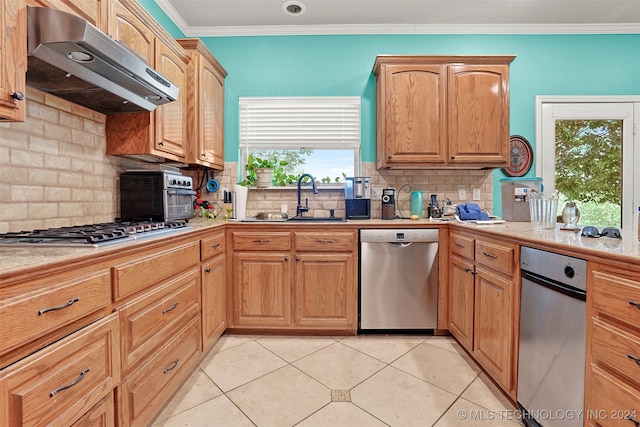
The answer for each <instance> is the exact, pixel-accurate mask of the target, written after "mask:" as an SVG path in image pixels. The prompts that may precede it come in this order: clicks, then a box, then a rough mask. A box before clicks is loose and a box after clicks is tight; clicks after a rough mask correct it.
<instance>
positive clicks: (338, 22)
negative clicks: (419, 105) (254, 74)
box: [155, 0, 640, 37]
mask: <svg viewBox="0 0 640 427" xmlns="http://www.w3.org/2000/svg"><path fill="white" fill-rule="evenodd" d="M155 2H156V3H157V4H158V6H160V8H161V9H162V10H164V12H165V13H166V14H167V15H168V16H169V17H170V18H171V19H172V20H173V22H174V23H175V24H176V25H177V26H178V27H179V28H180V30H181V31H182V32H183V33H184V34H185V36H187V37H205V36H242V35H278V34H454V33H455V34H465V33H466V34H487V33H492V34H548V33H553V34H565V33H593V34H611V33H617V34H640V0H155ZM287 6H288V7H289V8H290V9H300V10H301V13H298V14H297V15H293V14H291V13H288V12H287V11H286V9H287Z"/></svg>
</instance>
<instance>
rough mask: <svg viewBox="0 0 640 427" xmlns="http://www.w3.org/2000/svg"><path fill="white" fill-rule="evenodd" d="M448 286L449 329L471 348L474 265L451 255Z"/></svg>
mask: <svg viewBox="0 0 640 427" xmlns="http://www.w3.org/2000/svg"><path fill="white" fill-rule="evenodd" d="M449 264H450V270H449V274H450V278H449V280H450V284H451V287H450V288H449V330H450V332H451V333H452V334H453V336H455V337H456V338H457V339H458V341H459V342H460V344H462V345H463V346H464V347H465V348H466V349H467V350H469V351H472V349H473V310H474V298H475V292H474V283H475V275H474V274H473V272H474V265H473V263H472V262H471V261H467V260H464V259H462V258H458V257H456V256H451V258H450V263H449Z"/></svg>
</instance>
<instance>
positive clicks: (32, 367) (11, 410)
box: [0, 314, 120, 426]
mask: <svg viewBox="0 0 640 427" xmlns="http://www.w3.org/2000/svg"><path fill="white" fill-rule="evenodd" d="M119 381H120V357H119V341H118V316H117V315H116V314H111V315H109V316H108V317H105V318H103V319H101V320H98V321H97V322H95V323H92V324H91V325H89V326H86V327H85V328H83V329H81V330H79V331H77V332H75V333H73V334H71V335H69V336H67V337H66V338H64V339H62V340H60V341H58V342H56V343H54V344H51V345H50V346H48V347H46V348H44V349H42V350H40V351H38V352H36V353H34V354H32V355H30V356H29V357H27V358H25V359H22V360H20V361H18V362H16V363H15V364H13V365H11V366H9V367H8V368H6V369H4V370H3V371H2V372H1V373H0V393H1V394H0V396H1V400H2V404H1V405H0V407H2V408H3V409H0V425H3V426H19V425H22V426H36V425H38V426H39V425H55V426H68V425H72V424H74V423H76V422H78V421H79V420H80V419H82V417H83V416H85V414H87V413H88V412H91V408H92V407H94V405H96V404H97V403H98V402H100V401H101V400H102V399H103V398H105V397H107V396H109V395H110V394H111V393H112V390H113V389H114V387H116V385H117V384H118V383H119ZM80 425H83V424H80Z"/></svg>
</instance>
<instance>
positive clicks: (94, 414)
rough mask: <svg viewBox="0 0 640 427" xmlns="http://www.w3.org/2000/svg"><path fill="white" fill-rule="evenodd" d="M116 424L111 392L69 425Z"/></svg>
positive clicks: (107, 426)
mask: <svg viewBox="0 0 640 427" xmlns="http://www.w3.org/2000/svg"><path fill="white" fill-rule="evenodd" d="M115 425H116V416H115V404H114V398H113V392H111V393H109V395H108V396H107V397H105V398H104V399H102V400H101V401H100V402H98V403H96V404H95V405H94V406H93V408H91V409H89V412H87V413H86V414H84V415H83V416H82V417H80V419H79V420H78V421H76V422H75V423H73V425H72V426H71V427H113V426H115Z"/></svg>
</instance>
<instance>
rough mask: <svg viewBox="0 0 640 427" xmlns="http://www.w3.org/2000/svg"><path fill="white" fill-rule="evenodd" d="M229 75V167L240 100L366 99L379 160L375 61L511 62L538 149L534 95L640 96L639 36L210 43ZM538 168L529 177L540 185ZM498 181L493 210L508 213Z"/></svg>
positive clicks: (520, 129)
mask: <svg viewBox="0 0 640 427" xmlns="http://www.w3.org/2000/svg"><path fill="white" fill-rule="evenodd" d="M139 1H140V3H141V4H142V5H143V6H144V7H145V8H146V9H147V10H148V11H149V12H150V13H151V14H152V15H153V16H154V17H155V18H156V19H157V20H158V21H159V22H160V23H161V24H162V25H164V26H165V28H167V30H168V31H169V33H170V34H171V35H173V36H174V37H181V36H183V35H182V33H181V32H180V30H179V29H178V28H177V27H175V25H173V23H172V22H171V21H170V20H169V19H168V18H167V17H166V15H165V14H164V13H163V12H162V10H161V9H160V8H159V7H157V5H156V4H155V2H153V0H139ZM203 41H204V43H205V44H206V45H207V47H208V48H209V49H210V50H211V52H212V53H213V55H214V56H215V57H216V59H218V61H219V62H220V63H221V64H222V66H223V67H225V69H226V70H227V72H228V73H229V75H228V76H227V79H226V83H225V91H226V93H225V161H237V157H238V108H237V106H238V97H240V96H305V95H306V96H314V95H317V96H320V95H322V96H327V95H340V96H361V97H362V160H363V161H365V162H373V161H375V87H374V78H373V75H372V74H371V69H372V67H373V63H374V61H375V58H376V55H378V54H424V55H433V54H451V55H479V54H513V55H516V59H515V60H514V61H513V63H512V64H511V71H510V88H511V124H510V133H511V134H512V135H513V134H517V135H522V136H524V137H525V138H527V139H528V140H529V141H530V142H531V144H532V145H533V146H534V150H535V140H534V137H535V111H534V109H535V100H534V98H535V96H536V95H640V34H632V35H345V36H267V37H205V38H203ZM534 172H535V165H534V166H533V167H532V168H531V171H530V172H529V173H528V174H527V176H534ZM503 177H504V175H503V174H502V172H501V171H499V170H497V171H495V172H494V193H495V194H494V201H495V202H494V211H495V212H496V213H499V212H501V206H500V205H501V203H500V201H501V200H500V182H499V180H500V179H501V178H503Z"/></svg>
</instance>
